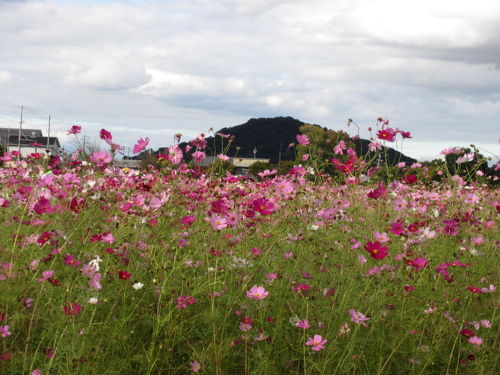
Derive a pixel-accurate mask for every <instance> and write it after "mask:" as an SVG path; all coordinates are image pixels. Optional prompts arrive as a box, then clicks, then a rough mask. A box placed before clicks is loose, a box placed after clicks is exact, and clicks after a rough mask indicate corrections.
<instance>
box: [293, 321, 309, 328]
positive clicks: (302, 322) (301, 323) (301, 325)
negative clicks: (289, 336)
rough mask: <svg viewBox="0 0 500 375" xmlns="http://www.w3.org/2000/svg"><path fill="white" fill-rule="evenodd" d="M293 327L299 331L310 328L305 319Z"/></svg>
mask: <svg viewBox="0 0 500 375" xmlns="http://www.w3.org/2000/svg"><path fill="white" fill-rule="evenodd" d="M295 327H298V328H301V329H309V328H311V326H310V325H309V321H308V320H307V319H302V320H299V321H298V322H297V323H296V324H295Z"/></svg>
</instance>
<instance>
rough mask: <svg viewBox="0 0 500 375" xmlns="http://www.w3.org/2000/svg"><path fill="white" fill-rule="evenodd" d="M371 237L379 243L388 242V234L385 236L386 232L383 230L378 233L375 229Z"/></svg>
mask: <svg viewBox="0 0 500 375" xmlns="http://www.w3.org/2000/svg"><path fill="white" fill-rule="evenodd" d="M373 237H375V239H376V240H377V241H378V242H380V243H385V242H389V236H387V233H385V232H382V233H379V232H377V231H375V232H373Z"/></svg>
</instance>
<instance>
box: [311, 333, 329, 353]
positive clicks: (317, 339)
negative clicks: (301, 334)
mask: <svg viewBox="0 0 500 375" xmlns="http://www.w3.org/2000/svg"><path fill="white" fill-rule="evenodd" d="M327 342H328V340H325V339H323V337H322V336H321V335H314V337H309V338H308V340H307V342H306V345H308V346H311V349H312V350H314V351H315V352H319V351H320V350H323V349H324V348H325V347H324V345H325V344H326V343H327Z"/></svg>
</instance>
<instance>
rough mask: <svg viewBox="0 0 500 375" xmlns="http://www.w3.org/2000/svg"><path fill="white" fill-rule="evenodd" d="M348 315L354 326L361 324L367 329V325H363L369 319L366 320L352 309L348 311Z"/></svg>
mask: <svg viewBox="0 0 500 375" xmlns="http://www.w3.org/2000/svg"><path fill="white" fill-rule="evenodd" d="M349 315H350V316H351V320H352V321H353V322H354V323H356V324H361V325H363V326H365V327H368V325H367V324H366V323H365V322H366V321H368V320H370V318H367V317H366V316H365V315H364V314H362V313H360V312H359V311H356V310H354V309H350V310H349Z"/></svg>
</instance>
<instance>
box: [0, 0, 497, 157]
mask: <svg viewBox="0 0 500 375" xmlns="http://www.w3.org/2000/svg"><path fill="white" fill-rule="evenodd" d="M0 7H1V9H2V11H1V12H0V35H1V37H0V49H1V50H2V51H3V53H2V54H1V56H0V96H1V97H2V98H6V99H5V100H2V102H0V113H2V114H3V115H4V117H2V118H0V125H1V124H5V123H6V122H7V120H6V119H5V117H9V118H16V117H17V112H18V108H19V106H20V104H25V105H26V106H27V107H28V108H30V107H31V108H34V109H35V110H36V111H37V113H38V114H39V115H37V114H36V113H32V114H31V115H32V116H33V117H35V116H37V117H42V118H43V117H44V116H43V115H45V114H48V113H52V114H53V115H54V116H55V118H57V119H58V121H59V122H58V123H57V124H56V125H55V126H56V127H57V126H59V127H60V129H59V130H58V131H59V132H60V133H61V134H63V133H64V128H65V127H66V128H67V127H68V126H70V125H71V124H72V123H75V122H82V123H86V124H88V127H89V131H91V130H92V131H94V130H97V128H99V127H100V126H102V127H104V126H106V127H109V128H111V129H116V131H117V132H122V131H123V129H130V131H129V132H125V133H127V134H124V135H123V136H120V137H122V138H121V140H122V142H124V143H129V144H132V143H133V142H134V141H135V138H134V137H139V136H140V137H143V136H145V135H147V133H148V131H149V132H150V134H173V133H175V132H178V131H179V130H180V129H184V132H185V133H186V134H188V133H189V134H194V133H196V132H202V131H206V129H207V128H208V127H210V126H214V125H215V126H216V127H217V126H220V127H223V126H229V125H236V124H238V123H241V122H244V121H246V120H247V119H248V118H249V117H257V116H275V115H292V116H295V117H297V118H300V119H301V120H303V121H308V122H314V123H319V124H322V125H325V126H329V127H331V128H334V129H336V128H341V127H344V124H345V120H346V119H347V118H350V117H352V118H355V119H357V120H358V121H359V123H360V124H363V125H366V126H369V125H373V122H374V120H375V119H376V118H377V117H379V116H382V117H388V118H389V119H391V123H394V124H395V126H400V127H402V128H405V129H408V130H410V131H412V132H413V133H414V134H415V139H416V141H417V140H418V139H419V140H420V141H423V140H425V141H426V142H432V141H433V140H435V141H436V142H437V141H438V140H439V141H441V140H443V139H448V140H449V142H450V143H451V144H453V143H457V142H465V143H467V142H469V143H470V142H483V143H485V144H487V143H488V142H491V139H492V138H493V139H496V138H498V133H497V132H498V130H497V129H498V125H499V122H500V70H499V66H500V42H499V40H498V38H497V35H499V34H500V22H499V21H500V3H497V2H496V1H493V0H491V1H490V0H484V1H482V2H479V3H476V4H472V5H471V4H465V2H464V3H463V4H462V3H456V2H453V1H443V2H436V1H430V0H422V1H420V2H418V3H415V4H413V5H412V4H409V3H407V2H401V1H396V0H380V1H376V2H374V1H369V0H355V1H353V0H349V1H348V0H342V1H331V0H310V1H307V2H304V1H299V0H280V1H276V0H273V1H271V0H255V1H243V0H237V1H229V0H221V1H216V0H192V1H189V2H186V1H168V2H164V1H123V2H118V1H106V2H103V1H77V0H75V1H24V2H16V1H8V2H5V1H0ZM43 121H45V120H43ZM43 121H42V122H41V123H43ZM472 129H474V130H473V131H472ZM495 131H496V132H495ZM363 135H365V136H366V134H363ZM127 137H128V138H127ZM417 137H418V139H417ZM132 138H134V139H132ZM152 143H153V145H155V146H160V145H164V143H165V139H163V138H157V139H154V140H153V142H152ZM495 143H496V142H495ZM495 146H496V147H498V145H495V144H492V147H495ZM412 151H413V150H412ZM428 152H429V151H428V150H425V152H424V150H423V151H422V153H421V154H422V155H424V154H425V155H427V154H428ZM415 156H418V155H415Z"/></svg>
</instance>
